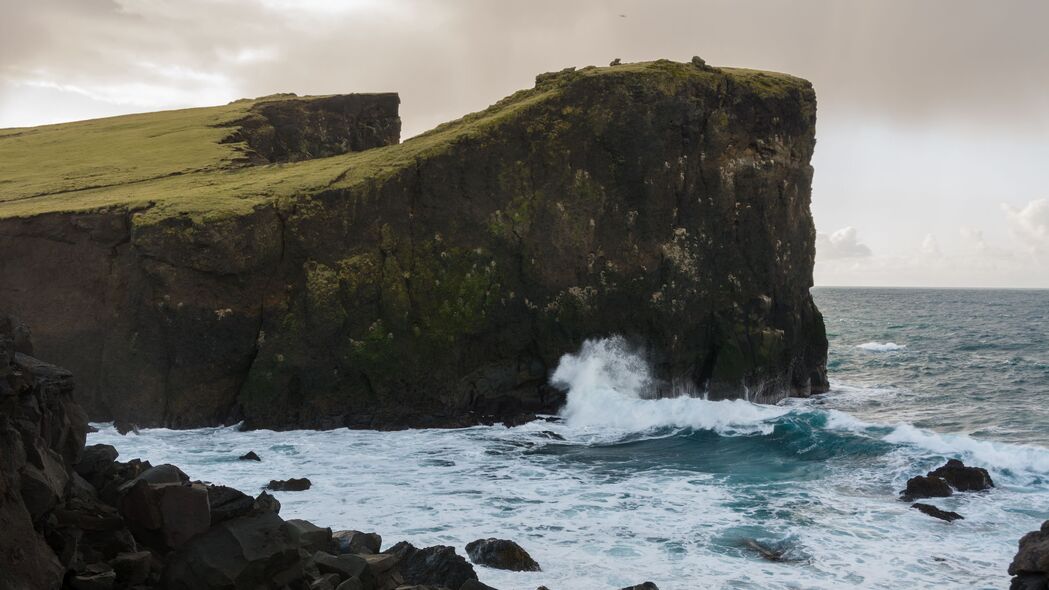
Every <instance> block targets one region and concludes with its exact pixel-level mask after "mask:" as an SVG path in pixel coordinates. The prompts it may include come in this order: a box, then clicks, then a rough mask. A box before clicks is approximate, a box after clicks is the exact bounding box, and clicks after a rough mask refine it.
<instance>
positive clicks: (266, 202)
mask: <svg viewBox="0 0 1049 590" xmlns="http://www.w3.org/2000/svg"><path fill="white" fill-rule="evenodd" d="M350 96H351V97H352V96H356V97H357V98H353V99H341V98H339V97H323V98H299V97H293V96H276V97H267V98H265V99H258V100H256V101H239V102H237V103H231V104H230V105H226V106H224V107H216V108H214V109H191V110H187V111H173V112H168V113H154V114H149V115H136V116H132V117H121V118H115V119H104V120H97V121H88V122H84V123H78V124H69V125H65V126H51V127H41V128H34V129H15V130H4V131H0V155H11V156H12V157H10V158H4V157H0V178H3V182H2V183H0V251H3V252H4V254H3V256H2V257H0V309H3V310H5V311H7V312H9V313H13V314H15V315H18V316H20V317H21V318H23V319H24V320H25V321H26V322H27V323H29V324H30V325H32V326H34V331H35V334H36V339H35V340H36V346H37V350H38V352H40V354H41V355H42V356H44V357H45V358H48V359H51V360H53V361H55V362H58V363H61V364H62V365H63V366H67V367H69V368H70V369H71V370H73V371H74V372H75V374H76V375H77V376H78V382H79V391H80V393H79V395H80V399H81V401H82V403H83V404H84V406H85V408H86V409H87V411H88V413H89V415H90V416H91V417H92V418H95V419H100V420H103V419H105V420H109V419H117V420H122V421H126V422H133V423H137V424H140V425H143V426H145V425H151V426H160V425H164V426H173V427H192V426H202V425H213V424H220V423H233V422H237V421H241V420H243V421H245V422H246V424H247V425H248V426H251V427H269V428H288V427H310V428H335V427H343V426H351V427H371V428H395V427H403V426H456V425H464V424H471V423H476V422H479V421H488V420H507V421H515V420H521V419H526V418H528V417H529V416H531V415H534V414H535V413H539V412H552V411H555V410H556V409H557V408H558V407H559V405H560V404H561V403H562V400H563V394H562V393H561V392H559V391H557V390H556V389H554V388H552V387H551V386H550V385H549V383H548V378H549V376H550V374H551V371H552V370H553V368H554V367H555V366H556V363H557V360H558V359H559V358H560V356H561V355H563V354H565V353H567V352H571V351H574V350H576V349H577V348H578V347H579V346H580V344H581V343H582V342H583V341H584V340H585V339H587V338H593V337H600V336H607V335H612V334H616V335H622V336H624V337H625V338H627V339H628V340H629V341H630V342H632V343H634V345H635V346H637V347H638V348H640V349H642V350H644V353H645V355H646V357H647V359H648V360H649V361H650V363H651V364H652V366H653V368H654V371H655V373H656V374H657V375H658V377H659V378H660V379H661V381H662V383H661V385H660V386H659V387H657V388H656V392H655V394H659V395H662V394H674V393H679V392H688V393H693V394H698V393H705V394H706V395H709V396H710V397H711V398H737V397H746V398H748V399H751V400H754V401H764V402H773V401H777V400H779V399H781V398H782V397H784V396H788V395H800V396H805V395H809V394H811V393H814V392H821V391H824V390H826V388H827V380H826V374H825V363H826V349H827V343H826V337H825V334H824V326H823V320H822V317H821V315H820V314H819V312H818V310H817V309H816V307H815V305H814V304H813V302H812V299H811V297H810V295H809V287H811V285H812V265H813V258H814V238H815V233H814V227H813V223H812V217H811V214H810V210H809V203H810V186H811V179H812V168H811V166H810V164H809V160H810V157H811V155H812V150H813V147H814V144H815V139H814V129H815V112H816V102H815V95H814V92H813V89H812V86H811V85H810V84H809V83H808V82H806V81H804V80H801V79H798V78H794V77H791V76H787V75H783V74H774V73H766V72H757V71H751V70H740V69H729V68H721V69H718V68H712V67H709V66H707V65H706V64H705V63H703V62H702V60H699V59H696V60H693V62H692V63H675V62H670V61H666V60H660V61H656V62H650V63H641V64H622V65H615V66H611V67H606V68H593V67H588V68H583V69H580V70H575V69H568V70H564V71H561V72H556V73H551V74H544V75H540V76H538V77H537V79H536V85H535V87H534V88H532V89H528V90H523V91H521V92H518V93H516V94H514V95H512V96H510V97H507V98H506V99H504V100H502V101H500V102H498V103H496V104H495V105H493V106H492V107H490V108H489V109H487V110H485V111H482V112H480V113H475V114H472V115H468V116H466V117H464V118H463V119H460V120H457V121H453V122H451V123H447V124H444V125H442V126H440V127H438V128H436V129H434V130H433V131H430V132H428V133H425V134H423V135H420V136H418V137H415V138H412V139H410V140H408V141H405V142H403V143H397V134H398V133H397V132H398V131H399V125H400V121H399V119H398V118H397V114H396V104H397V102H396V97H395V96H394V95H388V94H387V95H350ZM85 153H88V154H90V156H83V154H85ZM14 154H17V155H18V157H14V156H13V155H14ZM34 154H37V155H39V156H40V157H41V158H44V160H43V161H37V160H34V159H33V157H34ZM45 155H46V156H45Z"/></svg>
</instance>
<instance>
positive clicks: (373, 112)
mask: <svg viewBox="0 0 1049 590" xmlns="http://www.w3.org/2000/svg"><path fill="white" fill-rule="evenodd" d="M400 103H401V99H400V97H398V96H397V94H396V93H393V92H387V93H381V94H342V95H337V96H328V97H321V98H312V99H310V100H308V101H307V100H298V99H297V98H296V97H294V96H289V97H288V98H287V99H284V100H280V99H276V100H266V101H264V102H260V103H259V104H257V105H255V106H254V107H253V108H252V111H253V114H252V115H251V116H249V117H248V118H247V119H246V120H243V121H238V123H237V124H238V126H239V129H238V131H237V133H235V134H234V135H233V136H231V137H230V138H228V139H227V140H226V141H230V142H236V141H244V142H246V143H247V144H248V147H249V148H250V149H251V151H250V152H249V157H261V158H263V159H264V161H266V162H293V161H296V160H308V159H311V158H323V157H326V156H334V155H337V154H344V153H346V152H359V151H362V150H367V149H371V148H376V147H382V146H386V145H394V144H396V143H397V142H398V141H400V137H401V119H400V117H399V116H398V115H397V110H398V107H399V106H400Z"/></svg>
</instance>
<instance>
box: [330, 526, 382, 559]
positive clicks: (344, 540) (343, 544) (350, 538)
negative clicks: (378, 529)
mask: <svg viewBox="0 0 1049 590" xmlns="http://www.w3.org/2000/svg"><path fill="white" fill-rule="evenodd" d="M332 541H333V542H334V544H335V549H336V553H364V554H371V553H378V552H379V550H380V549H381V548H382V537H381V536H379V534H378V533H362V532H361V531H336V532H335V533H334V534H332Z"/></svg>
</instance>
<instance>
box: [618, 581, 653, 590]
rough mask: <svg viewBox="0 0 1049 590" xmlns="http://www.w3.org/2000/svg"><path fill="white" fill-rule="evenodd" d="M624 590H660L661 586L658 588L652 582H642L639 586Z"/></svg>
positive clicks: (624, 589)
mask: <svg viewBox="0 0 1049 590" xmlns="http://www.w3.org/2000/svg"><path fill="white" fill-rule="evenodd" d="M622 590H659V586H656V585H655V584H653V583H652V582H642V583H640V584H638V585H637V586H628V587H626V588H623V589H622Z"/></svg>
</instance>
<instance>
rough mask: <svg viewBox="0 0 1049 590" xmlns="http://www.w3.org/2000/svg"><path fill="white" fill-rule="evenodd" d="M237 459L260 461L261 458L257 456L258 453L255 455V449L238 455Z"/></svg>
mask: <svg viewBox="0 0 1049 590" xmlns="http://www.w3.org/2000/svg"><path fill="white" fill-rule="evenodd" d="M237 459H239V460H241V461H262V458H261V457H259V456H258V455H256V454H255V451H248V452H247V453H244V454H243V455H241V456H240V457H237Z"/></svg>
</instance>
